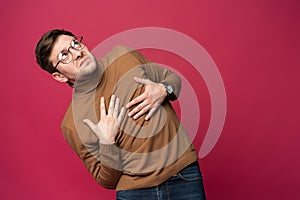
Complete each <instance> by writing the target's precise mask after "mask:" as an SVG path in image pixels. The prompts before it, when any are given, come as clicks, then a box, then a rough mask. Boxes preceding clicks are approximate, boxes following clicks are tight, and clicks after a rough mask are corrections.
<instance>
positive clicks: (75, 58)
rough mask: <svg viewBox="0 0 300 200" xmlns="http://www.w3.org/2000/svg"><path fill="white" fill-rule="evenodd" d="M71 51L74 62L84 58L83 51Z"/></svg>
mask: <svg viewBox="0 0 300 200" xmlns="http://www.w3.org/2000/svg"><path fill="white" fill-rule="evenodd" d="M69 51H71V53H72V55H73V59H74V60H77V59H78V58H81V57H82V56H83V52H82V51H81V50H77V49H72V48H70V50H69Z"/></svg>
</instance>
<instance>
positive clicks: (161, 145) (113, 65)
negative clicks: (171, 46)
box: [61, 46, 197, 190]
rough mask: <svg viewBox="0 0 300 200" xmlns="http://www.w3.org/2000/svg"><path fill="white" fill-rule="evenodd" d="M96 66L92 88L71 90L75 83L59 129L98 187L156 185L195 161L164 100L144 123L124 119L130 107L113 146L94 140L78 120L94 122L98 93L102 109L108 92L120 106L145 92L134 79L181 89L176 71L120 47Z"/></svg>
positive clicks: (184, 135)
mask: <svg viewBox="0 0 300 200" xmlns="http://www.w3.org/2000/svg"><path fill="white" fill-rule="evenodd" d="M99 69H102V72H101V73H99V74H101V75H100V76H101V77H99V75H97V76H96V78H95V77H94V78H93V79H95V81H92V82H93V84H90V85H89V87H93V85H95V87H94V88H91V89H88V90H87V89H86V87H83V88H85V89H84V91H83V90H80V89H78V90H76V85H75V92H74V95H73V99H72V102H71V103H70V106H69V108H68V110H67V112H66V114H65V117H64V119H63V121H62V124H61V127H62V131H63V134H64V137H65V139H66V140H67V142H68V144H69V145H70V146H71V148H72V149H73V150H74V151H75V152H76V154H77V155H78V156H79V158H80V159H81V160H82V161H83V163H84V165H85V166H86V168H87V169H88V170H89V172H90V173H91V175H92V176H93V177H94V178H95V180H96V181H97V182H98V183H99V184H100V185H102V186H103V187H105V188H109V189H116V190H130V189H139V188H147V187H152V186H156V185H159V184H160V183H162V182H164V181H165V180H167V179H168V178H169V177H171V176H172V175H174V174H176V173H178V172H179V171H180V170H181V169H183V168H184V167H186V166H187V165H189V164H191V163H193V162H195V161H196V160H197V155H196V153H195V149H194V147H193V145H192V144H191V142H190V140H189V137H188V135H187V133H186V131H185V130H184V128H183V127H182V125H181V124H180V121H179V119H178V117H177V115H176V113H175V111H174V109H173V108H172V105H171V104H170V102H169V101H168V100H167V99H166V100H165V101H164V102H163V103H162V105H161V107H160V108H159V109H158V111H157V112H155V114H154V115H153V116H152V117H151V119H150V120H148V121H146V120H145V116H146V115H143V116H141V117H140V118H138V119H137V120H134V119H133V118H129V117H127V114H128V112H129V111H130V110H127V113H126V116H125V118H124V120H123V122H122V124H121V127H120V131H119V132H118V134H117V137H116V144H113V145H103V144H99V140H98V138H97V137H96V136H95V135H94V134H93V132H92V131H91V130H90V129H89V128H88V127H87V126H86V125H85V124H84V123H83V122H82V120H83V119H85V118H89V119H91V120H92V121H94V123H96V122H97V121H98V120H99V118H100V97H101V96H103V97H104V98H105V100H106V101H105V103H106V108H107V107H108V103H109V99H110V97H111V95H112V94H115V95H116V96H117V97H119V98H120V104H121V106H125V105H126V104H127V103H128V102H129V101H131V100H132V99H134V98H135V97H137V96H139V95H140V94H142V93H143V91H144V86H142V85H141V84H138V83H136V82H134V80H133V78H134V77H140V78H147V79H150V80H152V81H153V82H157V83H159V82H167V83H169V84H170V85H172V87H173V89H174V94H175V95H176V96H178V95H179V91H180V88H181V81H180V78H179V77H178V76H177V75H176V74H175V73H173V72H171V71H169V70H167V69H163V68H161V67H160V66H159V65H157V64H154V63H151V62H150V61H148V60H147V59H146V58H145V57H144V56H143V55H141V54H140V53H139V52H138V51H135V50H132V49H129V48H127V47H123V46H118V47H115V48H114V49H113V50H112V51H111V52H109V53H108V54H107V55H106V56H105V57H104V58H102V59H101V60H100V61H99ZM104 69H105V70H104ZM103 70H104V71H103ZM96 79H97V80H96ZM79 87H80V86H79ZM90 113H92V114H90Z"/></svg>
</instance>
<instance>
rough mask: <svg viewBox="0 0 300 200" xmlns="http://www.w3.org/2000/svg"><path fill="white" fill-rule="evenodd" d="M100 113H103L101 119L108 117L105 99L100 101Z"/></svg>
mask: <svg viewBox="0 0 300 200" xmlns="http://www.w3.org/2000/svg"><path fill="white" fill-rule="evenodd" d="M100 113H101V116H100V117H101V119H104V118H105V117H106V109H105V104H104V97H101V99H100Z"/></svg>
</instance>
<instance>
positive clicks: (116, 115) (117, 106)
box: [113, 98, 120, 118]
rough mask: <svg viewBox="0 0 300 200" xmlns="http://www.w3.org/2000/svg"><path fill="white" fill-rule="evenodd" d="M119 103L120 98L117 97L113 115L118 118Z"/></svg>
mask: <svg viewBox="0 0 300 200" xmlns="http://www.w3.org/2000/svg"><path fill="white" fill-rule="evenodd" d="M119 104H120V99H119V98H116V102H115V106H114V112H113V117H114V118H117V117H118V112H119Z"/></svg>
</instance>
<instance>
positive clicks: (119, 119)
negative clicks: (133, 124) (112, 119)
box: [118, 107, 125, 124]
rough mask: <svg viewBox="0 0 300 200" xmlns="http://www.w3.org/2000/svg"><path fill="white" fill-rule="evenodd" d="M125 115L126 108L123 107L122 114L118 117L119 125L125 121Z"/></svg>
mask: <svg viewBox="0 0 300 200" xmlns="http://www.w3.org/2000/svg"><path fill="white" fill-rule="evenodd" d="M124 114H125V108H124V107H122V108H121V111H120V114H119V116H118V123H119V124H121V121H122V119H123V117H124Z"/></svg>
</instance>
